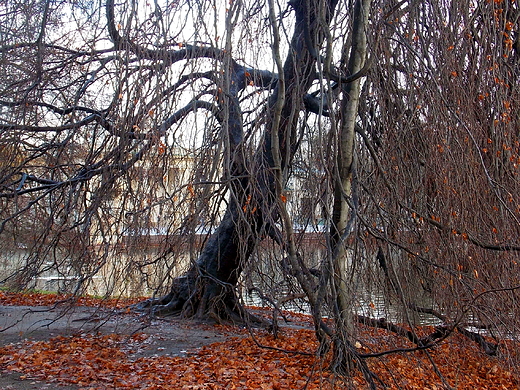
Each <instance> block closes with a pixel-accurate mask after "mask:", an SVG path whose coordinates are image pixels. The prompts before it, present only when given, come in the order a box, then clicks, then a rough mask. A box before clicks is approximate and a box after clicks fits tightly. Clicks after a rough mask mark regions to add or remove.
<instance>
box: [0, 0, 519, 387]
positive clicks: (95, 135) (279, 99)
mask: <svg viewBox="0 0 520 390" xmlns="http://www.w3.org/2000/svg"><path fill="white" fill-rule="evenodd" d="M226 7H227V8H221V7H219V5H217V4H213V3H212V2H195V3H194V2H189V1H184V2H183V1H175V2H171V3H164V4H163V3H161V2H154V3H153V4H152V3H147V2H140V1H138V0H134V1H131V2H129V3H121V4H118V3H116V2H115V1H114V0H107V1H106V3H105V4H104V5H103V6H102V7H94V6H93V5H92V4H91V3H82V2H79V3H78V2H70V3H68V2H62V3H60V4H55V3H53V2H50V1H35V2H34V4H11V3H5V4H3V5H2V6H1V7H0V12H1V13H2V14H3V16H4V17H3V18H2V22H0V40H1V42H0V56H1V57H0V63H1V64H2V66H1V68H0V72H1V75H2V77H1V79H0V80H1V81H0V134H1V138H0V155H1V156H2V160H1V163H0V205H1V206H0V213H1V217H2V218H1V223H0V234H1V235H2V237H3V239H2V244H1V245H2V248H3V251H4V253H6V254H8V256H11V263H16V264H15V265H16V267H14V268H15V269H14V270H13V272H11V273H9V275H6V276H5V277H3V279H4V280H3V282H2V283H5V284H9V285H10V286H12V287H13V286H14V287H21V286H25V285H27V284H28V283H31V282H34V280H35V278H36V277H37V276H38V275H40V274H41V273H42V272H46V271H49V270H54V271H55V272H59V273H60V275H62V276H63V278H64V279H65V280H69V279H68V278H70V277H72V276H74V278H75V279H74V280H73V287H74V288H75V289H76V290H77V291H76V292H80V291H83V290H82V289H84V288H88V287H89V286H90V288H92V286H93V284H92V282H91V280H92V277H93V276H96V275H98V276H99V275H103V276H104V277H105V278H104V280H105V281H106V283H107V286H106V288H105V290H104V292H105V293H107V294H110V293H113V292H115V291H114V290H112V289H113V288H114V286H116V285H117V286H119V287H118V288H119V289H126V290H127V291H129V290H130V291H131V290H132V289H136V290H139V289H141V288H142V285H143V284H146V285H149V286H150V288H156V289H157V290H156V295H157V296H158V297H156V298H154V299H151V300H149V301H146V303H144V304H143V305H142V308H143V307H144V306H147V307H149V308H151V310H152V311H153V312H154V313H155V314H170V313H173V314H180V315H183V316H188V317H189V316H198V317H208V316H210V317H213V318H214V319H217V320H219V321H221V320H235V321H244V320H249V319H254V318H253V317H252V316H250V315H249V314H248V313H247V312H246V311H245V310H244V309H243V306H242V304H241V293H242V292H243V291H244V290H247V289H249V290H250V291H257V292H260V293H259V296H260V298H261V299H263V300H264V301H265V302H266V303H267V304H270V305H274V306H275V309H276V310H278V309H279V307H278V306H279V305H278V303H279V302H283V301H287V300H289V297H296V296H298V297H302V296H304V297H305V299H306V301H307V302H308V304H309V305H310V308H311V313H312V314H313V318H314V323H315V329H316V335H317V337H318V339H319V340H320V343H321V349H320V350H321V352H322V353H325V352H326V351H327V350H328V345H329V343H330V341H331V340H332V341H333V343H332V345H333V347H334V359H333V360H334V363H333V367H334V368H335V369H336V370H337V371H338V372H342V373H347V372H349V371H350V370H352V368H353V367H354V365H353V362H354V361H357V362H358V367H360V368H362V369H363V370H364V372H365V374H366V377H367V379H368V380H369V381H370V382H371V384H372V387H375V383H374V381H373V378H372V376H371V375H370V373H369V372H368V369H367V368H366V365H365V363H364V358H367V357H370V356H363V355H361V354H359V353H358V352H356V349H355V348H354V347H353V345H354V343H353V342H354V340H355V338H356V326H355V324H356V322H357V321H361V322H365V323H368V324H370V325H373V326H379V327H384V328H386V329H388V330H391V331H394V332H396V333H398V334H399V335H401V336H405V337H407V338H408V339H409V340H410V341H411V342H413V343H415V344H416V347H417V348H427V347H430V346H433V345H435V343H436V342H438V341H439V340H440V339H442V338H443V337H445V336H446V334H448V333H449V332H451V331H454V330H458V331H460V332H462V333H463V334H464V335H466V336H468V337H469V338H470V339H471V340H473V341H477V342H478V343H479V344H481V345H482V346H483V348H484V349H486V351H487V352H488V353H496V346H495V345H494V344H492V343H489V342H488V341H486V340H485V339H484V338H483V337H482V336H480V335H479V334H478V333H477V332H474V330H475V329H474V328H475V327H482V328H486V329H488V331H490V332H492V334H493V335H497V337H498V335H499V334H500V332H507V333H512V334H514V335H515V336H514V337H516V335H518V330H519V324H518V321H517V320H516V318H519V316H518V315H516V314H518V313H516V312H517V311H518V305H517V302H518V289H519V286H520V281H519V280H518V264H517V257H518V250H519V249H520V243H519V242H518V237H519V233H520V232H519V227H520V224H519V218H520V214H519V213H520V209H519V206H518V205H519V204H520V199H518V195H517V194H518V193H519V192H518V190H519V188H518V176H517V174H518V165H519V164H520V160H519V155H520V152H519V150H518V148H519V139H518V129H517V128H518V123H519V119H520V118H519V117H518V115H519V114H518V112H517V110H515V107H516V105H517V104H518V101H520V99H519V96H518V91H517V88H515V87H516V86H517V85H518V82H519V59H518V58H519V54H520V53H519V51H520V46H519V45H520V44H519V37H518V19H519V17H520V11H519V9H518V4H517V3H516V2H515V1H505V0H504V1H500V2H497V1H495V2H483V3H479V2H472V1H469V0H468V1H443V0H438V1H431V2H418V1H400V2H398V1H390V2H388V1H386V2H378V1H370V0H356V1H354V0H353V1H343V2H338V1H335V0H320V1H310V0H292V1H290V2H287V3H285V2H283V3H280V2H274V1H273V0H269V1H267V2H258V1H257V2H248V1H245V0H244V1H232V2H229V3H226ZM303 178H305V179H303ZM294 180H296V181H297V182H298V183H297V184H295V185H297V186H299V188H305V197H304V198H305V202H306V203H305V204H306V208H307V209H308V213H309V214H312V215H311V216H310V217H309V218H300V217H297V218H295V209H296V211H298V210H297V209H298V202H299V201H300V200H302V199H303V197H301V198H298V195H297V191H292V190H291V189H290V188H289V187H290V186H289V183H291V182H293V181H294ZM305 180H306V181H307V184H305ZM291 196H292V198H291ZM295 204H296V205H295ZM302 204H303V203H302ZM299 211H301V208H300V210H299ZM318 219H319V220H320V222H322V223H323V225H322V226H324V228H322V229H321V230H320V229H315V230H314V231H312V233H311V230H312V229H311V227H313V228H316V226H306V227H304V228H302V226H301V224H300V225H299V224H296V223H295V220H298V221H303V220H307V221H311V220H312V221H314V222H313V224H314V225H317V223H316V220H318ZM299 223H300V222H299ZM296 230H300V231H301V232H299V231H296ZM201 233H204V234H201ZM311 235H313V237H314V236H315V237H318V239H317V240H318V242H319V245H318V246H317V247H316V248H317V250H316V253H314V258H313V256H312V255H310V253H312V251H309V248H308V246H307V247H306V244H305V242H306V241H305V240H307V239H308V237H309V236H311ZM183 271H184V272H183ZM121 286H123V287H121ZM279 286H284V288H282V289H280V288H279V289H277V288H278V287H279ZM164 288H166V290H165V289H164ZM371 291H376V292H378V293H384V299H385V301H386V304H387V305H386V306H385V307H387V308H388V307H391V306H396V305H394V303H395V302H398V305H397V306H398V307H399V309H398V310H399V318H398V319H397V318H396V320H399V321H400V322H404V323H407V324H408V325H410V326H411V328H412V329H413V325H414V316H415V315H416V314H417V313H423V314H424V313H428V314H430V315H433V316H436V317H438V318H439V319H440V320H441V321H443V322H444V327H443V328H442V329H443V330H442V331H440V330H438V331H437V332H436V333H434V334H433V335H431V336H430V337H427V338H422V339H421V338H419V337H418V336H417V335H416V334H415V333H414V332H413V331H405V330H404V328H403V327H399V326H397V325H395V324H392V323H391V322H390V321H387V320H385V319H379V320H378V319H375V315H374V316H372V315H371V314H374V313H370V309H369V308H370V306H368V308H367V309H364V310H365V311H366V312H364V313H361V312H360V311H359V310H357V311H356V308H357V307H358V306H359V303H360V301H361V300H362V299H363V294H369V295H370V292H371ZM277 302H278V303H277ZM325 315H327V316H330V317H332V318H334V320H335V322H334V326H332V327H330V326H328V325H326V324H325V322H324V321H323V317H324V316H325ZM469 325H471V326H472V327H473V328H472V329H471V330H470V328H469Z"/></svg>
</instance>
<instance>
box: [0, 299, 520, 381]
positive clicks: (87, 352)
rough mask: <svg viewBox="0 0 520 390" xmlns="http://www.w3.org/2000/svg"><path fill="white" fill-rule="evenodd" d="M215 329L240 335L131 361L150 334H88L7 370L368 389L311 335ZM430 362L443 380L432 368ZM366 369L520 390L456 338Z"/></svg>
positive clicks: (26, 348) (11, 352) (11, 354)
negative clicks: (332, 365)
mask: <svg viewBox="0 0 520 390" xmlns="http://www.w3.org/2000/svg"><path fill="white" fill-rule="evenodd" d="M4 296H5V294H4ZM9 297H11V298H12V297H13V296H12V295H9ZM38 302H41V301H38ZM3 303H4V300H3V299H2V300H0V304H3ZM300 318H305V317H302V316H300ZM216 327H218V328H220V329H222V330H223V331H224V332H226V333H230V332H234V334H235V336H234V337H229V338H228V339H227V340H226V341H224V342H218V343H214V344H211V345H208V346H205V347H202V348H201V349H199V350H195V351H192V352H188V354H187V355H186V356H152V357H141V358H132V352H133V351H135V350H138V349H139V348H140V345H142V344H143V343H146V340H147V338H148V337H151V336H149V335H144V334H136V335H133V336H121V335H116V334H109V335H91V334H84V335H81V336H75V337H62V336H59V337H55V338H52V339H50V340H49V341H39V342H30V341H26V342H25V343H23V344H21V345H11V346H6V347H3V348H0V371H4V370H10V371H14V372H19V373H22V374H23V375H22V378H25V379H32V380H35V379H36V380H44V381H46V382H51V383H56V384H75V385H78V386H80V387H81V388H83V389H91V390H94V389H106V388H118V389H152V390H153V389H237V390H238V389H244V390H245V389H269V390H281V389H309V390H311V389H344V388H348V386H351V387H352V388H356V389H365V388H366V381H365V380H364V378H363V376H362V375H361V373H359V372H356V373H355V375H354V376H353V377H352V378H349V379H342V378H339V377H337V376H335V375H334V374H333V373H332V372H331V371H329V370H328V364H329V360H328V357H327V358H325V359H321V358H319V357H317V356H316V354H315V352H316V348H317V343H316V340H315V337H314V332H313V331H312V330H310V329H300V328H284V329H283V330H281V332H280V335H279V337H278V338H274V337H273V335H271V334H269V333H267V332H265V331H262V330H252V331H251V334H249V333H248V332H247V331H244V330H239V329H238V328H233V327H224V326H221V325H216ZM419 331H420V332H422V333H428V332H430V331H431V329H428V328H427V327H425V328H423V329H419ZM251 335H253V336H254V338H253V337H251ZM358 343H359V344H358ZM356 344H357V345H358V346H359V351H360V352H361V353H371V352H375V351H380V350H384V349H388V348H392V347H393V348H395V347H396V345H397V346H403V347H411V345H409V344H408V343H407V342H406V341H404V340H402V339H399V338H397V337H396V336H394V335H392V334H389V333H388V332H386V331H383V330H380V329H371V328H366V327H363V328H362V329H361V330H360V333H359V337H358V342H357V343H356ZM503 348H505V351H507V353H510V354H511V353H513V352H514V351H516V350H517V349H518V345H512V344H506V345H504V346H503ZM430 359H431V360H432V361H434V362H435V364H436V366H437V368H438V373H436V372H435V370H433V369H432V364H431V361H430ZM367 363H368V366H369V368H370V369H371V370H372V371H373V372H374V373H376V374H377V376H378V377H379V378H380V380H382V381H383V382H384V383H386V385H387V386H388V387H387V388H389V389H398V388H399V389H442V388H443V385H442V381H441V379H440V378H439V373H440V374H441V375H442V376H443V377H444V380H445V381H447V382H448V383H449V385H450V386H452V387H453V388H456V389H459V390H462V389H515V388H518V386H519V385H520V382H519V381H518V378H517V377H516V376H515V374H514V373H513V372H512V371H511V370H510V369H509V368H508V367H507V366H505V365H503V363H502V361H501V360H500V358H492V357H489V356H487V355H484V354H483V353H482V352H481V351H480V350H479V349H478V347H477V346H476V345H472V344H468V342H467V340H466V339H464V338H462V337H461V336H460V335H456V334H455V335H452V336H451V337H449V338H448V339H446V341H445V342H443V343H442V344H441V345H439V346H437V347H436V348H434V349H431V350H428V351H417V352H413V353H408V354H404V353H403V354H391V355H386V356H384V357H381V358H377V359H368V360H367Z"/></svg>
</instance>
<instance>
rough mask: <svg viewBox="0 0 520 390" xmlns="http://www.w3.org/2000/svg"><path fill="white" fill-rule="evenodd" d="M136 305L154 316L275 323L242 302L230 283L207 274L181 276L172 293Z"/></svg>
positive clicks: (249, 323) (136, 307) (252, 323)
mask: <svg viewBox="0 0 520 390" xmlns="http://www.w3.org/2000/svg"><path fill="white" fill-rule="evenodd" d="M132 309H133V310H135V311H138V312H144V313H149V314H150V315H152V316H179V317H183V318H194V319H198V320H205V321H212V322H216V323H232V324H234V325H246V324H248V325H252V326H259V327H265V328H271V327H272V324H271V323H270V322H269V321H267V320H266V319H264V318H261V317H258V316H256V315H254V314H252V313H251V312H249V311H248V310H247V309H246V308H245V307H244V306H243V305H242V304H241V303H240V302H238V300H237V298H236V296H235V292H234V290H233V289H232V288H230V286H227V285H225V284H224V283H218V282H216V281H214V280H210V279H208V278H203V277H199V278H197V279H192V278H189V277H188V276H186V275H185V276H181V277H179V278H177V279H176V280H175V281H174V283H173V287H172V290H171V292H170V293H169V294H166V295H164V296H162V297H159V298H150V299H147V300H145V301H143V302H140V303H137V304H135V305H133V306H132Z"/></svg>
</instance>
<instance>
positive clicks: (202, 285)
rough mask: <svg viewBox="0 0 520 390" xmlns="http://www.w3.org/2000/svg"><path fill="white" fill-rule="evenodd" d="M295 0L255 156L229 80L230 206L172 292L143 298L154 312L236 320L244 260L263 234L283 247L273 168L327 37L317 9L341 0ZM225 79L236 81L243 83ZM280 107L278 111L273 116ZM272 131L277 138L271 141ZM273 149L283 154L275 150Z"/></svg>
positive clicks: (287, 146)
mask: <svg viewBox="0 0 520 390" xmlns="http://www.w3.org/2000/svg"><path fill="white" fill-rule="evenodd" d="M290 4H291V5H292V7H293V8H294V11H295V16H296V23H295V30H294V33H293V38H292V40H291V48H290V50H289V54H288V55H287V58H286V60H285V63H284V65H283V76H282V77H280V80H282V81H283V82H284V84H283V87H281V86H280V84H278V85H277V86H276V87H275V88H274V90H273V93H272V95H271V99H270V100H269V102H268V105H267V107H266V110H265V111H264V117H263V118H260V120H262V121H263V122H264V123H265V131H264V136H263V140H262V142H261V145H260V147H259V149H258V151H257V153H256V154H255V156H254V157H253V159H252V161H251V163H249V164H247V163H246V161H245V160H243V159H242V157H241V156H242V155H243V154H242V153H241V152H240V147H241V142H242V139H243V129H242V118H241V113H240V112H239V107H238V100H237V99H235V96H236V95H234V94H233V92H235V91H233V90H232V88H233V87H231V90H230V91H229V93H228V94H227V95H228V96H230V98H228V99H229V101H228V108H227V109H228V110H229V111H228V119H227V128H228V132H229V138H230V140H231V141H232V142H230V153H229V156H231V160H230V165H229V166H230V167H231V168H230V177H229V179H230V180H229V181H230V183H232V184H230V188H229V189H230V197H229V198H230V199H229V203H228V208H227V210H226V213H225V215H224V218H223V220H222V222H221V223H220V225H219V227H218V228H217V230H216V231H215V232H214V233H213V234H212V235H211V237H210V238H209V240H208V242H207V243H206V245H205V247H204V248H203V250H202V253H201V255H200V257H199V258H198V260H197V261H196V263H195V264H193V265H192V266H191V267H190V269H189V270H188V271H187V273H186V274H185V275H183V276H181V277H179V278H177V279H176V280H175V281H174V283H173V286H172V290H171V293H170V294H168V295H166V296H164V297H162V298H160V299H156V300H150V301H148V302H147V303H146V306H148V305H151V306H153V311H154V312H156V313H163V314H166V313H173V314H181V315H183V316H197V317H207V316H208V315H209V316H210V317H213V318H214V319H216V320H218V321H220V320H237V319H239V318H240V317H242V316H243V315H244V314H245V313H244V311H243V310H242V309H241V308H240V306H239V305H238V304H237V300H236V295H235V287H236V285H237V282H238V280H239V278H240V275H241V272H242V269H243V265H244V262H246V261H248V259H249V257H250V255H251V253H252V252H253V251H254V249H255V247H256V245H257V243H258V242H259V241H260V239H261V238H262V237H264V236H265V235H270V236H271V237H274V238H277V241H278V242H279V243H280V244H282V245H283V246H285V245H284V244H283V243H282V240H281V234H280V233H279V232H277V228H276V227H275V223H276V222H277V221H278V220H279V218H280V209H279V207H280V202H278V199H279V197H280V195H281V194H280V193H279V192H280V173H278V174H277V175H275V171H276V170H279V171H281V172H284V171H285V170H286V169H287V168H288V165H289V164H290V163H291V160H292V156H293V155H294V152H295V145H296V139H297V125H298V120H299V115H298V113H299V112H300V111H301V110H303V109H304V107H305V104H304V97H305V96H306V94H307V91H308V90H309V88H310V86H311V84H312V82H313V80H314V77H315V66H316V59H317V56H316V49H315V48H316V47H319V46H320V44H321V42H322V40H323V38H318V37H323V36H324V34H322V33H319V31H318V30H319V29H320V28H324V27H326V26H322V25H320V23H318V21H317V18H316V15H319V14H321V13H323V12H319V10H320V9H321V10H325V15H326V17H325V19H326V22H327V23H328V22H330V19H331V16H332V12H333V9H334V7H335V4H336V1H335V0H326V1H318V2H314V1H310V0H293V1H291V2H290ZM274 28H275V27H274ZM228 85H232V86H238V85H239V83H238V82H235V83H228ZM235 88H238V87H235ZM284 90H285V93H284ZM280 93H284V95H285V96H284V99H283V104H282V106H281V107H278V108H276V106H277V102H279V101H280V99H279V94H280ZM275 110H276V111H277V114H276V115H273V112H275ZM274 118H276V120H275V119H274ZM273 134H274V137H276V141H277V145H276V144H275V145H273ZM273 151H274V152H275V153H277V154H278V155H273ZM282 176H283V175H282ZM238 177H240V178H241V179H237V178H238ZM244 177H245V178H244ZM277 178H278V185H277ZM246 202H247V207H246ZM283 249H287V248H285V247H284V248H283Z"/></svg>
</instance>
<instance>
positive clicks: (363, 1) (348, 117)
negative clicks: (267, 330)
mask: <svg viewBox="0 0 520 390" xmlns="http://www.w3.org/2000/svg"><path fill="white" fill-rule="evenodd" d="M370 4H371V0H358V1H356V3H355V6H354V19H353V27H352V29H353V33H352V46H351V48H350V56H349V60H348V66H347V74H349V75H353V74H357V73H358V72H360V71H361V70H362V69H363V67H364V65H365V60H366V52H367V38H366V32H365V30H366V27H367V24H368V14H369V11H370ZM342 92H343V101H342V106H341V122H340V132H339V139H338V152H337V160H336V167H337V168H336V172H335V183H334V203H333V211H332V226H331V232H330V235H331V246H332V267H331V268H332V272H333V274H332V282H333V284H332V285H333V290H334V291H333V294H334V297H335V299H336V306H335V309H336V313H335V320H336V329H337V332H338V333H339V334H338V335H336V338H335V340H334V359H333V366H334V368H335V370H336V371H339V372H341V373H347V374H348V373H349V372H350V371H351V370H352V368H353V360H352V356H351V354H350V352H349V351H353V350H354V348H352V345H350V342H349V341H348V340H349V338H350V337H351V336H352V334H353V327H354V318H353V301H352V300H353V292H352V290H351V289H350V288H349V283H348V277H349V276H348V275H349V269H348V266H347V264H348V261H347V251H346V247H345V244H344V243H345V239H346V237H347V236H348V235H349V234H350V231H351V227H352V226H351V222H352V221H353V218H354V217H355V210H350V206H349V204H348V201H347V199H348V198H349V197H351V196H352V180H353V177H354V173H355V126H356V119H357V116H358V107H359V95H360V79H357V80H355V81H353V82H351V83H348V84H344V85H342Z"/></svg>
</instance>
